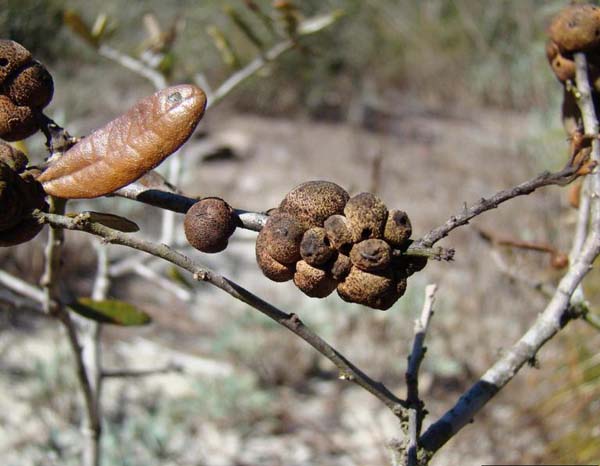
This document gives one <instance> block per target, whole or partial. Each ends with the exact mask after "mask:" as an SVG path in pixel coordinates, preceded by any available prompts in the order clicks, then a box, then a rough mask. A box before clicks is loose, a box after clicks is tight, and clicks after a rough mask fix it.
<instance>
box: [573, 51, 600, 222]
mask: <svg viewBox="0 0 600 466" xmlns="http://www.w3.org/2000/svg"><path fill="white" fill-rule="evenodd" d="M575 67H576V70H575V71H576V73H575V82H576V83H577V91H578V93H579V96H578V97H579V98H578V99H577V103H578V105H579V108H580V110H581V117H582V119H583V128H584V131H585V134H590V135H594V136H595V137H594V138H593V139H592V153H591V159H592V161H594V162H595V163H596V164H600V144H598V137H597V136H598V132H599V131H600V128H599V126H600V125H599V124H598V116H597V115H596V110H595V109H594V101H593V98H592V88H591V86H590V81H589V77H588V65H587V59H586V56H585V54H584V53H576V54H575ZM590 178H591V182H590V185H591V193H590V195H591V197H592V198H593V202H592V217H593V218H592V222H593V223H594V224H595V226H599V225H600V202H598V199H597V198H598V195H600V173H599V172H598V169H596V170H594V172H593V174H592V175H591V177H590ZM594 198H595V199H594Z"/></svg>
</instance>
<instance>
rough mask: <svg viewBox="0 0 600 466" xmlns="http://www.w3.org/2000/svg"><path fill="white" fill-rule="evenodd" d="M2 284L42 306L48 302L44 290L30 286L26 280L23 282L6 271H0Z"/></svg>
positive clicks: (0, 282)
mask: <svg viewBox="0 0 600 466" xmlns="http://www.w3.org/2000/svg"><path fill="white" fill-rule="evenodd" d="M0 284H1V285H3V286H5V287H6V288H8V289H10V290H12V291H14V292H15V293H18V294H20V295H22V296H25V297H27V298H29V299H31V300H33V301H36V302H38V303H40V304H42V303H44V302H45V301H46V294H45V293H44V291H43V290H42V289H40V288H38V287H37V286H33V285H30V284H29V283H27V282H26V281H25V280H21V279H20V278H17V277H15V276H13V275H11V274H9V273H8V272H5V271H4V270H0Z"/></svg>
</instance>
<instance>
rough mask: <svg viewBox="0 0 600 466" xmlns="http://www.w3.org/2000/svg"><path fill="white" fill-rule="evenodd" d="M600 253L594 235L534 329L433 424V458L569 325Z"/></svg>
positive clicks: (425, 441) (429, 436)
mask: <svg viewBox="0 0 600 466" xmlns="http://www.w3.org/2000/svg"><path fill="white" fill-rule="evenodd" d="M599 253H600V236H599V235H598V233H596V232H594V233H592V234H591V235H590V236H589V237H588V239H587V240H586V243H585V246H584V249H583V251H582V253H581V255H580V256H579V257H578V258H577V260H576V261H575V262H574V263H573V264H572V265H571V267H570V269H569V271H568V272H567V274H566V275H565V276H564V277H563V279H562V280H561V281H560V284H559V286H558V289H557V291H556V293H555V294H554V297H553V298H552V300H551V301H550V302H549V303H548V305H547V306H546V309H545V310H544V311H543V312H542V314H541V315H540V316H539V317H538V319H537V320H536V322H535V323H534V324H533V326H532V327H531V328H530V329H529V330H528V331H527V332H526V333H525V334H524V335H523V336H522V337H521V339H520V340H519V341H518V342H517V343H515V344H514V345H513V346H512V347H511V348H510V349H509V350H508V351H506V353H505V354H504V356H503V357H501V358H500V359H499V360H498V361H497V362H496V363H495V364H494V365H493V366H492V367H491V368H490V369H488V370H487V372H486V373H485V374H484V375H483V376H482V377H481V379H479V381H477V382H476V383H475V384H474V385H473V386H472V387H471V388H470V389H469V390H468V391H467V392H466V393H465V394H463V395H462V396H461V397H460V399H459V400H458V402H457V403H456V404H455V405H454V406H453V407H452V408H451V409H450V410H449V411H448V412H446V414H444V415H443V416H442V417H441V418H440V419H439V420H438V421H436V422H435V423H434V424H432V425H431V426H430V427H429V429H427V431H426V432H425V433H424V434H423V436H422V437H421V440H420V445H421V447H422V448H423V449H425V450H426V451H427V452H428V453H429V454H433V453H435V452H436V451H437V450H439V449H440V448H441V447H442V446H443V445H444V444H445V443H446V442H447V441H448V440H450V438H452V437H453V436H454V435H455V434H456V433H457V432H458V431H459V430H460V429H462V428H463V427H464V426H465V425H467V424H468V423H469V422H471V420H472V419H473V417H474V416H475V414H476V413H478V412H479V411H480V410H481V409H482V408H483V407H484V406H485V405H486V403H487V402H488V401H490V400H491V399H492V398H493V397H494V396H495V395H496V394H497V393H498V392H499V391H500V390H501V389H502V388H503V387H504V386H505V385H506V384H507V383H508V382H510V381H511V380H512V378H513V377H514V376H515V375H516V374H517V372H519V370H520V369H521V367H522V366H523V365H524V364H526V363H527V362H530V361H532V360H534V358H535V356H536V354H537V352H538V351H539V349H540V348H541V347H542V346H543V345H544V344H545V343H546V342H547V341H548V340H550V339H551V338H552V337H554V335H556V333H558V331H559V330H561V329H562V328H563V327H564V326H565V325H566V323H567V322H568V317H569V316H568V312H567V311H568V310H569V309H570V307H571V303H570V300H571V295H572V294H573V292H574V291H575V289H576V287H577V286H578V285H579V283H580V282H581V280H582V279H583V277H584V276H585V275H586V274H587V273H588V272H589V270H590V267H591V264H592V263H593V261H594V259H595V258H596V257H597V256H598V254H599Z"/></svg>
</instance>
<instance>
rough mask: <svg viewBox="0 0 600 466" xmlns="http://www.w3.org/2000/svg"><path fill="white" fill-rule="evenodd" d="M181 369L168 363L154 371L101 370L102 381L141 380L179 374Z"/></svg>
mask: <svg viewBox="0 0 600 466" xmlns="http://www.w3.org/2000/svg"><path fill="white" fill-rule="evenodd" d="M181 372H183V367H181V366H180V365H178V364H174V363H169V364H167V365H166V366H164V367H157V368H155V369H140V370H134V369H123V370H116V369H115V370H103V371H102V378H104V379H118V378H120V379H125V378H131V379H134V378H142V377H150V376H153V375H160V374H170V373H181Z"/></svg>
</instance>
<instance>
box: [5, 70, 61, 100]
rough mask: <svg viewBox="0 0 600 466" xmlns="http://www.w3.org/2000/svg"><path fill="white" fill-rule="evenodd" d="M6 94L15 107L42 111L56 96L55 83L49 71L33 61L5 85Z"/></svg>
mask: <svg viewBox="0 0 600 466" xmlns="http://www.w3.org/2000/svg"><path fill="white" fill-rule="evenodd" d="M4 88H5V94H6V96H7V97H8V98H10V100H12V101H13V102H14V103H15V105H21V106H23V105H24V106H27V107H31V108H32V109H42V108H44V107H45V106H46V105H48V104H49V103H50V101H51V100H52V96H53V95H54V82H53V81H52V76H50V73H48V70H47V69H46V68H45V67H44V65H42V64H41V63H39V62H37V61H32V62H31V63H30V64H29V65H27V66H26V67H25V68H23V69H22V70H21V71H20V72H19V74H17V75H16V76H14V77H13V78H12V79H9V80H7V82H6V83H5V84H4Z"/></svg>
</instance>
